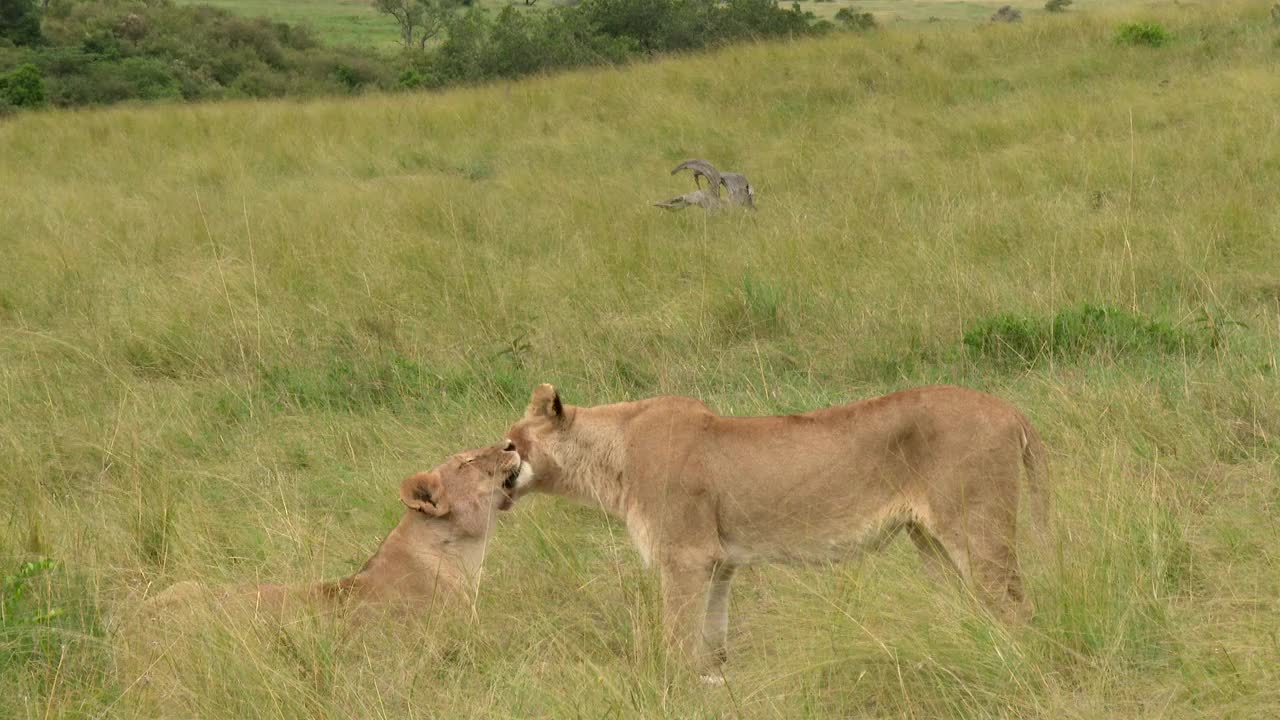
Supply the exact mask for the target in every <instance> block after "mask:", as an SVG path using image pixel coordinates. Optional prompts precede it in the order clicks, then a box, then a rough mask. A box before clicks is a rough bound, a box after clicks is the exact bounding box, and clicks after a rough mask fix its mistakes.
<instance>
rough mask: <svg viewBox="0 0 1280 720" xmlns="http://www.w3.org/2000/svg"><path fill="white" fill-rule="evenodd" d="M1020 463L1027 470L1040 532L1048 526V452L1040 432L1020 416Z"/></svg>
mask: <svg viewBox="0 0 1280 720" xmlns="http://www.w3.org/2000/svg"><path fill="white" fill-rule="evenodd" d="M1022 465H1023V467H1025V468H1026V471H1027V490H1028V492H1029V494H1030V495H1031V512H1032V513H1033V514H1034V515H1035V521H1036V525H1037V526H1038V530H1039V531H1040V532H1044V531H1046V530H1048V528H1049V488H1048V482H1049V453H1048V451H1047V450H1046V449H1045V446H1044V442H1043V441H1042V440H1041V439H1040V433H1038V432H1036V429H1035V427H1034V426H1033V425H1032V424H1031V421H1030V420H1028V419H1027V418H1025V417H1023V418H1022Z"/></svg>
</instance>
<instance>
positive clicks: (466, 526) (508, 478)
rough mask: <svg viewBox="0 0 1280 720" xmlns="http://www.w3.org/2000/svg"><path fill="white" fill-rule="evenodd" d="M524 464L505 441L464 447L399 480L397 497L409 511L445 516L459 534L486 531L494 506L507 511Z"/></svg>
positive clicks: (478, 534) (474, 534)
mask: <svg viewBox="0 0 1280 720" xmlns="http://www.w3.org/2000/svg"><path fill="white" fill-rule="evenodd" d="M522 474H523V475H524V476H525V478H524V480H525V481H527V480H528V475H529V466H528V463H525V462H522V461H521V456H520V454H519V453H518V452H516V450H515V445H514V444H512V443H511V442H510V441H506V442H501V443H498V444H496V445H490V446H489V447H485V448H479V449H476V450H466V451H464V452H460V453H458V454H457V455H454V456H452V457H450V458H449V459H448V460H445V461H444V462H443V463H441V464H439V465H437V466H436V467H434V468H432V469H430V470H426V471H423V472H420V473H415V474H413V475H410V476H409V477H407V478H405V479H404V482H402V483H400V501H401V502H403V503H404V504H405V506H406V507H408V508H409V509H410V510H417V511H418V512H421V513H423V514H425V515H428V516H430V517H434V518H447V519H448V520H449V521H450V522H451V523H452V524H453V525H454V526H456V527H457V528H458V529H459V530H460V531H462V533H463V534H464V535H469V536H473V537H478V536H482V535H485V534H486V533H487V532H488V530H489V526H490V523H491V522H492V519H493V511H494V510H495V509H497V510H509V509H510V508H511V503H512V502H513V501H514V495H515V492H516V488H517V487H518V486H519V485H520V483H521V475H522Z"/></svg>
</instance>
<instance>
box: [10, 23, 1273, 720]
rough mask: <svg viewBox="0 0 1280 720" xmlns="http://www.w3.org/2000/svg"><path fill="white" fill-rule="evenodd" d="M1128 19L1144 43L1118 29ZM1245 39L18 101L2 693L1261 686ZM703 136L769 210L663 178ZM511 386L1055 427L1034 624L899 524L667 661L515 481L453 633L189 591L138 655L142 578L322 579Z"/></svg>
mask: <svg viewBox="0 0 1280 720" xmlns="http://www.w3.org/2000/svg"><path fill="white" fill-rule="evenodd" d="M1135 17H1137V18H1142V19H1156V20H1158V21H1160V22H1162V23H1163V24H1164V25H1165V26H1166V27H1167V28H1168V29H1169V30H1170V31H1171V32H1172V34H1173V38H1174V40H1173V42H1172V43H1171V44H1169V45H1167V46H1165V47H1162V48H1147V47H1136V48H1135V47H1124V46H1120V45H1118V44H1117V43H1116V42H1115V41H1114V37H1115V34H1116V28H1117V26H1118V25H1119V24H1120V23H1121V22H1123V21H1125V20H1127V19H1132V18H1135ZM1278 38H1280V30H1278V29H1277V28H1275V27H1274V26H1272V25H1271V23H1270V21H1269V19H1268V18H1267V17H1266V15H1265V8H1262V7H1261V6H1258V5H1257V4H1255V3H1222V4H1217V3H1213V4H1208V3H1206V4H1204V5H1202V6H1199V7H1182V8H1173V7H1166V8H1162V9H1159V10H1147V11H1142V12H1141V13H1140V14H1121V15H1115V14H1103V13H1084V12H1076V13H1072V14H1071V15H1070V16H1067V17H1038V18H1033V19H1031V20H1029V21H1028V22H1024V23H1022V24H1021V25H1020V26H1014V27H983V28H981V29H963V30H957V29H956V28H954V27H952V28H948V27H945V26H938V25H928V26H917V27H911V28H897V29H887V30H884V31H881V32H878V33H874V34H871V35H859V36H856V37H855V36H847V35H842V36H838V37H830V38H826V39H822V40H818V41H813V42H806V43H801V44H761V45H753V46H743V47H737V48H732V49H728V50H725V51H723V52H720V53H717V54H713V55H706V56H693V57H686V58H681V59H677V60H669V61H662V62H657V63H654V64H648V65H638V66H633V67H629V68H625V69H619V70H596V71H590V72H582V73H574V74H567V75H563V76H559V77H555V78H541V79H533V80H530V81H526V82H520V83H511V84H500V85H495V86H491V87H484V88H477V89H471V90H465V91H454V92H449V93H444V94H437V95H426V94H423V95H400V96H394V97H377V96H368V97H362V98H357V99H345V100H330V101H322V102H307V103H296V102H279V103H223V104H218V105H208V106H201V105H189V106H167V107H153V108H117V109H108V110H96V111H81V112H41V113H29V114H23V115H20V116H16V117H13V118H10V119H7V120H6V121H4V122H3V123H0V147H3V148H4V149H5V150H4V153H3V155H0V188H3V189H4V190H3V201H2V203H0V206H2V207H3V208H4V222H3V223H0V247H2V248H4V261H3V262H0V478H3V480H2V481H0V506H2V507H4V508H5V510H6V517H7V522H6V523H4V524H3V525H2V526H0V570H3V574H4V575H6V576H12V577H11V578H7V579H6V581H5V585H4V588H5V589H4V590H3V591H0V597H2V598H3V601H4V602H3V613H2V614H0V716H3V717H15V718H35V717H81V716H85V717H175V718H176V717H183V718H185V717H264V718H267V717H269V718H293V717H299V718H300V717H309V718H310V717H371V718H372V717H386V718H398V717H488V718H495V717H510V718H516V717H521V718H523V717H556V718H560V717H659V716H663V717H706V718H710V717H748V718H766V717H778V718H793V717H912V718H935V717H943V718H950V717H965V718H988V717H1006V718H1089V719H1095V718H1135V717H1160V718H1260V717H1271V716H1274V715H1275V713H1276V709H1277V708H1278V707H1280V639H1278V636H1277V634H1276V626H1277V625H1276V620H1277V617H1278V616H1280V600H1278V598H1280V525H1277V523H1276V521H1275V519H1276V516H1277V512H1278V511H1280V472H1278V469H1277V457H1278V451H1280V384H1278V383H1277V352H1278V351H1280V242H1277V239H1278V238H1280V207H1278V206H1277V204H1276V202H1275V188H1276V187H1278V186H1280V161H1278V160H1277V159H1278V158H1280V125H1278V124H1277V118H1278V117H1280V112H1278V111H1280V107H1278V105H1280V99H1277V96H1276V95H1275V93H1274V92H1273V90H1274V81H1275V77H1276V75H1277V70H1278V69H1280V68H1278V65H1280V40H1278ZM712 120H714V122H712ZM690 156H702V157H707V158H711V159H713V160H715V161H717V162H718V163H720V164H722V165H723V166H724V167H727V168H733V169H736V170H740V171H743V172H746V173H747V174H748V175H749V177H751V178H752V180H753V181H754V182H755V183H756V185H757V188H758V192H759V205H760V209H759V211H758V212H756V213H754V214H735V213H724V214H717V215H703V214H700V213H696V212H689V211H686V212H684V213H681V214H668V213H664V212H661V211H658V210H656V209H654V208H652V207H650V206H649V204H648V203H649V202H650V201H653V200H656V199H660V198H663V197H667V196H670V195H672V194H675V193H677V192H683V191H684V190H685V185H684V182H687V181H684V180H681V179H679V178H671V177H669V176H668V175H667V171H668V169H669V168H670V167H672V166H674V165H675V163H677V162H678V161H679V160H681V159H683V158H686V157H690ZM1103 306H1105V307H1108V308H1112V309H1111V310H1108V311H1106V312H1103V313H1099V312H1097V311H1094V310H1090V309H1089V308H1093V307H1103ZM1055 318H1056V320H1057V321H1056V322H1055V321H1054V320H1055ZM541 381H551V382H555V383H556V384H557V385H559V386H560V387H561V389H562V391H563V392H564V393H565V395H566V397H567V398H568V399H569V400H570V401H572V402H577V403H584V404H590V403H599V402H609V401H614V400H620V399H628V398H636V397H642V396H647V395H651V394H656V393H682V394H690V395H696V396H699V397H701V398H704V399H705V400H707V401H708V402H709V403H711V404H712V405H713V406H715V407H716V408H718V409H720V410H722V411H724V412H731V413H743V414H745V413H767V412H785V411H792V410H797V409H802V408H811V407H816V406H821V405H826V404H830V403H835V402H840V401H845V400H850V399H853V398H859V397H866V396H870V395H873V394H877V393H881V392H885V391H890V390H893V389H896V388H902V387H908V386H914V385H919V384H923V383H929V382H940V381H941V382H954V383H962V384H966V385H970V386H974V387H978V388H982V389H986V390H989V391H992V392H995V393H998V394H1000V395H1001V396H1004V397H1006V398H1008V399H1010V400H1011V401H1013V402H1014V403H1016V404H1018V405H1019V406H1021V407H1023V408H1025V409H1026V411H1027V412H1028V414H1029V415H1030V416H1031V418H1032V419H1033V421H1034V422H1035V423H1036V424H1037V425H1038V426H1039V427H1040V429H1041V431H1042V434H1043V435H1044V436H1045V438H1046V440H1047V442H1048V444H1049V445H1050V447H1051V449H1052V465H1053V495H1054V512H1053V515H1054V520H1053V523H1052V525H1051V527H1050V528H1049V530H1048V533H1047V538H1046V540H1045V541H1044V542H1041V543H1029V544H1028V551H1027V553H1026V557H1025V559H1024V564H1025V566H1026V570H1027V573H1028V582H1029V588H1030V592H1031V594H1032V596H1033V598H1034V600H1035V602H1036V605H1037V613H1036V617H1035V619H1034V621H1033V622H1032V623H1031V624H1030V625H1029V626H1028V627H1025V628H1017V629H1012V630H1010V629H1006V628H1003V627H1001V626H999V625H997V624H993V623H992V622H991V621H990V620H989V619H987V618H986V617H985V616H984V615H983V614H982V613H980V612H978V611H977V610H975V609H974V608H973V606H972V604H971V603H970V602H969V601H968V600H967V599H966V598H965V597H964V596H963V594H962V593H960V592H957V591H955V590H954V589H950V588H938V587H933V586H931V585H930V584H929V583H928V582H927V581H926V580H925V579H924V578H922V577H921V575H920V573H919V563H918V559H917V558H916V557H914V554H913V552H912V551H911V550H910V548H909V547H906V546H905V545H906V544H905V543H904V544H903V545H902V546H894V547H891V548H890V549H889V551H888V552H886V553H885V554H882V555H878V556H874V557H871V558H868V559H865V560H862V561H859V562H856V563H849V564H839V565H834V566H819V567H805V568H797V567H769V568H758V569H753V570H751V571H749V572H746V573H744V574H742V575H741V576H740V578H739V580H738V581H737V583H736V587H735V595H734V602H733V608H732V616H733V627H732V629H731V653H732V660H731V662H730V664H729V666H728V678H729V683H728V685H727V686H726V687H725V688H703V687H700V686H697V685H695V684H693V683H691V682H689V679H688V678H686V677H685V676H684V675H682V674H681V673H680V672H679V670H678V668H675V667H672V666H671V665H669V664H667V663H666V661H665V660H664V659H663V656H662V654H661V652H660V650H659V648H658V645H657V640H656V638H657V636H658V633H657V632H656V622H657V620H656V610H655V605H656V584H655V579H654V578H653V577H652V576H651V575H650V574H649V573H647V572H646V571H644V570H643V569H642V568H641V567H640V565H639V561H638V558H637V557H636V554H635V553H634V552H633V551H632V550H631V549H630V548H629V546H628V543H627V540H626V534H625V530H623V529H622V528H621V527H620V526H619V525H617V524H616V523H614V522H612V521H610V520H608V519H606V518H605V517H603V516H602V514H601V513H600V512H599V511H598V510H594V509H592V508H582V507H575V506H570V505H567V504H565V503H563V502H560V501H557V500H554V499H550V498H533V499H530V500H529V501H528V502H525V503H522V505H521V506H519V507H517V509H516V511H515V512H513V513H511V514H509V515H506V516H504V517H503V519H502V523H501V525H500V527H499V530H498V533H497V535H496V537H495V538H494V542H493V546H492V550H491V552H490V555H489V557H488V562H487V570H486V575H485V578H484V580H483V583H482V587H481V594H480V597H479V600H478V603H477V605H476V607H475V609H474V613H473V614H471V613H463V614H462V615H461V616H458V615H443V616H435V615H431V614H430V613H427V612H424V617H423V618H416V619H414V620H417V621H419V622H414V623H410V622H408V620H409V619H406V621H405V622H404V623H403V624H399V623H397V624H393V625H391V626H389V627H365V628H357V629H356V630H343V629H341V628H335V627H333V626H332V625H330V624H326V623H325V622H323V621H317V622H315V623H301V624H296V625H290V626H287V627H284V628H272V627H264V626H260V625H253V624H250V623H247V622H246V621H245V619H244V618H238V617H234V616H220V615H216V614H214V615H211V616H209V617H204V618H202V619H201V620H200V622H199V623H198V624H196V625H194V626H192V627H189V628H188V629H189V630H190V631H191V633H190V634H189V635H182V634H176V635H171V636H166V637H167V639H166V640H165V641H164V643H163V644H162V645H161V648H162V650H163V652H162V653H161V654H158V655H156V656H154V657H152V658H151V659H150V660H147V661H146V662H139V661H138V660H137V658H136V656H135V655H134V654H132V653H131V652H130V651H129V648H130V647H131V641H132V640H134V639H135V638H134V634H135V633H138V632H141V631H140V630H138V629H137V628H132V627H131V626H129V625H128V624H127V623H126V622H125V621H126V620H127V619H128V618H129V617H130V616H131V614H132V612H133V609H134V608H135V607H136V606H137V603H138V602H139V600H140V599H141V598H143V597H144V596H146V595H147V594H149V593H152V592H155V591H156V589H158V588H162V587H164V586H166V585H168V584H169V583H171V582H174V581H176V580H181V579H187V578H198V579H203V580H206V581H208V582H213V583H217V582H230V581H245V580H254V579H259V578H262V579H277V580H305V579H311V578H318V577H327V576H334V575H337V574H341V573H345V572H348V571H350V570H351V569H352V567H353V566H354V565H355V564H356V563H358V562H360V561H361V560H363V559H364V558H365V557H367V556H368V554H369V553H370V552H371V551H372V549H373V548H374V547H375V545H376V543H377V541H378V539H379V538H380V537H381V536H382V535H383V534H384V533H385V532H386V530H387V529H388V528H389V527H390V526H391V525H392V523H393V521H394V519H395V518H396V517H398V515H399V512H400V511H399V507H398V503H397V501H396V498H395V488H396V486H397V481H398V480H399V478H400V477H402V476H403V475H404V474H406V473H407V472H409V471H411V470H415V469H418V468H422V467H425V466H428V465H430V464H433V463H434V462H436V461H437V460H438V459H439V458H441V457H443V456H444V455H445V454H447V453H448V452H450V451H452V450H454V449H457V448H460V447H467V446H474V445H477V444H480V443H484V442H489V441H491V440H493V439H495V438H497V437H499V436H500V435H501V433H502V431H503V429H504V428H505V427H506V425H507V424H508V423H509V422H510V421H511V420H512V419H513V418H514V417H516V416H517V415H518V414H519V412H520V411H521V409H522V407H523V404H524V402H525V399H526V398H527V393H528V390H529V388H530V387H531V386H532V385H533V384H535V383H537V382H541ZM40 557H48V558H51V559H52V560H54V561H56V562H57V563H58V566H57V567H56V568H53V569H45V568H41V567H38V566H36V567H30V568H28V569H27V570H26V571H25V575H26V576H27V577H28V579H27V580H26V581H19V580H17V579H16V578H17V577H18V576H19V575H22V574H24V571H22V569H21V568H22V563H24V562H28V561H32V560H34V559H36V558H40ZM19 585H23V588H24V589H23V590H22V592H21V593H19V592H18V591H17V589H16V588H17V587H18V586H19ZM421 623H426V624H427V625H428V627H427V628H426V629H423V628H422V627H420V626H419V625H420V624H421Z"/></svg>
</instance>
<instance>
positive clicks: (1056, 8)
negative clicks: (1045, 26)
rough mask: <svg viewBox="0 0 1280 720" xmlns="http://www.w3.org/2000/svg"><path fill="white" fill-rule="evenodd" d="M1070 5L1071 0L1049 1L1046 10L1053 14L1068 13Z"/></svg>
mask: <svg viewBox="0 0 1280 720" xmlns="http://www.w3.org/2000/svg"><path fill="white" fill-rule="evenodd" d="M1070 4H1071V0H1049V1H1048V2H1046V3H1045V4H1044V9H1045V10H1047V11H1049V12H1051V13H1059V12H1066V11H1067V6H1069V5H1070Z"/></svg>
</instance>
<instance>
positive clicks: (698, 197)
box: [654, 159, 756, 210]
mask: <svg viewBox="0 0 1280 720" xmlns="http://www.w3.org/2000/svg"><path fill="white" fill-rule="evenodd" d="M681 170H689V171H690V172H692V173H693V183H694V185H695V186H697V188H698V189H697V190H694V191H693V192H689V193H685V194H684V195H680V196H677V197H673V198H671V199H670V200H664V201H662V202H657V203H654V206H655V207H660V208H664V209H666V210H683V209H685V208H687V207H694V206H697V207H700V208H702V209H703V210H716V209H719V208H722V207H725V206H726V205H730V206H738V207H745V208H750V209H752V210H754V209H755V206H756V203H755V198H756V191H755V189H754V188H752V187H751V183H750V182H749V181H748V180H747V177H746V176H745V175H743V174H741V173H731V172H726V173H722V172H720V171H719V170H716V168H715V166H714V165H712V164H711V163H709V162H707V161H706V160H696V159H695V160H685V161H684V162H682V163H680V164H679V165H677V166H676V168H675V169H674V170H672V171H671V174H672V175H675V174H676V173H678V172H680V171H681ZM704 178H705V179H706V181H707V187H705V188H704V187H702V180H703V179H704ZM721 186H724V188H725V190H727V191H728V193H729V197H728V199H722V198H721V197H720V187H721Z"/></svg>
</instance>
